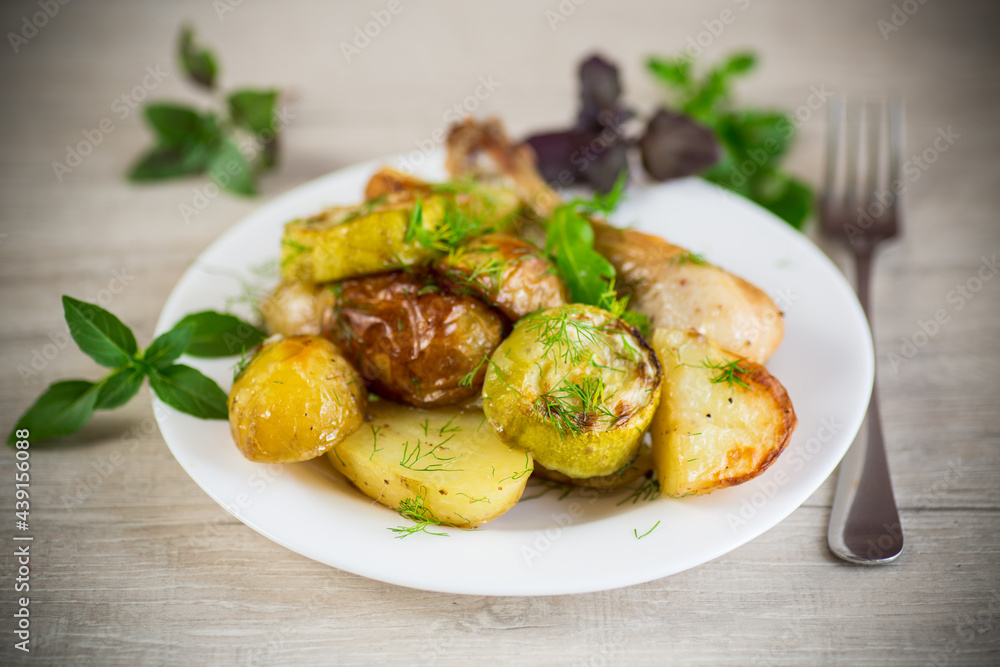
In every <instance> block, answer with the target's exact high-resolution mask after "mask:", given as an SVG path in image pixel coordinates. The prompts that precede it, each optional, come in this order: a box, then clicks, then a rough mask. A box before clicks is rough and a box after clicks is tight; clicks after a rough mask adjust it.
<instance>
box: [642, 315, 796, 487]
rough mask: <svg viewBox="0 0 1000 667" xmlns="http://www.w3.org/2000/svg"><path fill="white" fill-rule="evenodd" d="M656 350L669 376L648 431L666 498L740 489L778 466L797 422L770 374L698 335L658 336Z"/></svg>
mask: <svg viewBox="0 0 1000 667" xmlns="http://www.w3.org/2000/svg"><path fill="white" fill-rule="evenodd" d="M652 344H653V348H654V349H655V350H656V353H657V355H658V356H659V357H660V360H661V363H662V364H663V369H664V374H663V394H662V399H661V401H660V408H659V410H657V412H656V415H655V416H654V417H653V424H652V427H651V428H650V435H651V436H652V439H653V459H654V463H655V466H656V475H657V479H658V480H659V482H660V490H661V491H662V493H663V494H664V495H666V496H672V497H681V496H689V495H700V494H705V493H711V492H712V491H715V490H717V489H721V488H725V487H727V486H734V485H736V484H742V483H743V482H746V481H748V480H750V479H753V478H754V477H756V476H757V475H759V474H761V473H762V472H764V470H766V469H767V468H768V466H770V465H771V464H772V463H774V461H775V460H776V459H777V458H778V456H779V455H780V454H781V452H782V451H783V450H784V449H785V447H786V446H787V445H788V441H789V440H790V439H791V437H792V432H793V431H794V430H795V426H796V424H797V421H796V418H795V410H794V408H793V407H792V402H791V400H790V399H789V398H788V393H787V392H786V391H785V388H784V387H783V386H781V383H780V382H778V380H777V379H775V378H774V376H772V375H771V374H770V373H769V372H768V371H767V369H766V368H764V367H763V366H761V365H760V364H757V363H754V362H752V361H749V360H747V359H744V358H741V357H739V356H737V355H735V354H732V353H729V352H726V351H724V350H723V349H721V348H720V347H719V346H718V345H716V344H715V343H713V342H712V341H711V340H709V339H708V338H706V337H705V336H702V335H701V334H699V333H697V332H695V331H679V330H674V329H656V331H654V333H653V338H652ZM731 363H736V364H737V368H738V372H735V373H734V374H733V375H732V381H731V382H729V381H727V380H725V379H724V378H725V377H726V376H725V375H724V374H723V371H722V368H724V365H726V364H731Z"/></svg>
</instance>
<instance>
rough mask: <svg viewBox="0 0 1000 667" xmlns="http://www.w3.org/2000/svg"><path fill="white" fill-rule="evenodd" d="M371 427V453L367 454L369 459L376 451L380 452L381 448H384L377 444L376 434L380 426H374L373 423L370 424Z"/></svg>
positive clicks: (380, 428)
mask: <svg viewBox="0 0 1000 667" xmlns="http://www.w3.org/2000/svg"><path fill="white" fill-rule="evenodd" d="M371 429H372V453H371V454H370V455H369V456H368V460H369V461H371V460H372V458H373V457H374V456H375V454H376V453H378V452H381V451H382V450H383V449H385V448H384V447H379V446H378V434H379V431H381V430H382V427H381V426H375V424H372V425H371Z"/></svg>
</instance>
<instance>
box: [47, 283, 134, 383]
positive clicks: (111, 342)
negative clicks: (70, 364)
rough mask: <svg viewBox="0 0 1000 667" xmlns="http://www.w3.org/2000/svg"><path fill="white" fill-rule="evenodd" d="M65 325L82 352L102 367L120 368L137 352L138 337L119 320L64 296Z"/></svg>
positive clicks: (103, 311)
mask: <svg viewBox="0 0 1000 667" xmlns="http://www.w3.org/2000/svg"><path fill="white" fill-rule="evenodd" d="M62 301H63V310H64V311H65V313H66V324H68V325H69V332H70V334H71V335H72V336H73V340H75V341H76V344H77V345H78V346H79V347H80V349H81V350H83V352H84V353H85V354H86V355H88V356H89V357H90V358H92V359H93V360H94V361H96V362H97V363H99V364H101V365H102V366H109V367H111V368H117V367H118V366H124V365H126V364H127V363H129V362H130V361H131V360H132V357H133V356H134V355H135V353H136V352H137V351H138V346H137V345H136V343H135V336H134V335H132V331H131V330H130V329H129V328H128V327H127V326H125V325H124V324H122V321H121V320H119V319H118V318H117V317H115V316H114V315H112V314H111V313H109V312H108V311H106V310H104V309H103V308H101V307H100V306H95V305H94V304H91V303H86V302H84V301H77V300H76V299H74V298H72V297H69V296H65V295H63V298H62Z"/></svg>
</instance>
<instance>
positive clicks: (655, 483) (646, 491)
mask: <svg viewBox="0 0 1000 667" xmlns="http://www.w3.org/2000/svg"><path fill="white" fill-rule="evenodd" d="M625 488H626V489H628V490H629V491H631V493H630V494H629V495H628V496H626V497H625V498H623V499H622V500H620V501H619V502H618V503H616V506H620V505H624V504H625V503H627V502H630V501H631V503H632V504H633V505H635V504H636V503H638V502H639V501H640V500H645V501H652V500H656V499H657V498H659V497H660V481H659V480H658V479H656V478H655V477H653V476H652V475H646V476H644V477H643V478H642V479H641V480H639V483H638V484H637V485H635V486H633V487H625Z"/></svg>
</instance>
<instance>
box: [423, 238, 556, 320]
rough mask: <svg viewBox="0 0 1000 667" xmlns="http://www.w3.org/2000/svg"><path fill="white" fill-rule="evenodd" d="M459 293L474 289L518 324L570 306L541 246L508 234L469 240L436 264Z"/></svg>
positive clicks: (435, 267)
mask: <svg viewBox="0 0 1000 667" xmlns="http://www.w3.org/2000/svg"><path fill="white" fill-rule="evenodd" d="M434 272H435V273H437V274H438V275H439V276H441V277H442V278H443V279H444V280H446V281H447V282H448V284H450V285H452V286H454V287H455V288H456V289H457V290H459V291H461V290H470V291H472V292H473V293H474V294H476V295H477V296H478V297H479V298H481V299H482V300H483V301H486V302H487V303H489V304H490V305H492V306H494V307H495V308H497V309H499V310H500V312H502V313H503V314H504V315H506V316H507V317H508V318H510V320H511V321H514V322H516V321H517V320H519V319H521V318H522V317H524V316H525V315H527V314H529V313H533V312H535V311H536V310H542V309H544V308H555V307H556V306H562V305H564V304H566V303H567V302H569V290H568V289H567V288H566V285H565V284H564V283H563V281H562V280H561V279H560V278H559V275H558V273H557V271H556V267H555V265H554V264H553V263H552V262H550V261H549V259H548V258H547V257H546V256H545V255H544V254H543V253H542V252H541V251H540V250H539V249H538V248H536V247H535V246H533V245H532V244H531V243H528V242H527V241H523V240H521V239H518V238H516V237H513V236H508V235H506V234H487V235H485V236H479V237H477V238H475V239H473V240H471V241H469V242H468V243H467V244H465V245H464V246H462V247H460V248H458V249H457V250H455V251H454V252H452V253H449V254H448V255H445V256H444V257H442V258H441V259H439V260H438V261H437V262H436V263H435V264H434Z"/></svg>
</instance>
